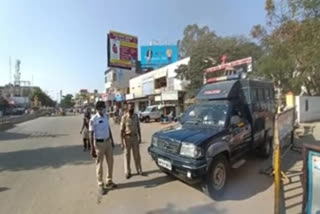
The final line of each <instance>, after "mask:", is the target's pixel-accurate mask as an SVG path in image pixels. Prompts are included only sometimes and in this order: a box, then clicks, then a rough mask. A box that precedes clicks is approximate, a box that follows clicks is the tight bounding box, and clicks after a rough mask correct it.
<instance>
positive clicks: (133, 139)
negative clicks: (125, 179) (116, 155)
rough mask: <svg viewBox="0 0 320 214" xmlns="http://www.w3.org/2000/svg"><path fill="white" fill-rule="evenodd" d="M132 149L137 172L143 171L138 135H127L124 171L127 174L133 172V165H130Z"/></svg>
mask: <svg viewBox="0 0 320 214" xmlns="http://www.w3.org/2000/svg"><path fill="white" fill-rule="evenodd" d="M131 150H132V153H133V158H134V162H135V166H136V170H137V172H142V168H141V157H140V149H139V142H138V137H137V136H125V149H124V170H125V171H124V173H125V174H129V173H131V167H130V159H131Z"/></svg>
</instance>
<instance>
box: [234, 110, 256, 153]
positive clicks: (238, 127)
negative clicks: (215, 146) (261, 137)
mask: <svg viewBox="0 0 320 214" xmlns="http://www.w3.org/2000/svg"><path fill="white" fill-rule="evenodd" d="M229 134H230V142H229V143H230V149H231V154H232V156H233V158H236V157H238V156H242V155H243V154H244V153H246V152H247V151H248V150H249V149H250V143H251V126H250V123H249V122H248V120H247V119H246V118H245V117H244V114H243V113H242V112H241V111H240V110H239V109H237V108H234V109H233V110H232V114H231V116H230V122H229Z"/></svg>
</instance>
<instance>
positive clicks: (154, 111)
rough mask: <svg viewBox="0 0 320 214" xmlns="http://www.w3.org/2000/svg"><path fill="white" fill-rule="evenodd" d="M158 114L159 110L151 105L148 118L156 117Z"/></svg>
mask: <svg viewBox="0 0 320 214" xmlns="http://www.w3.org/2000/svg"><path fill="white" fill-rule="evenodd" d="M158 114H159V110H158V107H153V108H152V110H151V112H150V118H151V119H158V118H159V117H158Z"/></svg>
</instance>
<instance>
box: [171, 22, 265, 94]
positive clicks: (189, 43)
mask: <svg viewBox="0 0 320 214" xmlns="http://www.w3.org/2000/svg"><path fill="white" fill-rule="evenodd" d="M183 35H184V36H183V39H182V40H181V41H179V42H178V45H179V49H180V50H179V51H180V52H181V56H182V57H188V56H190V57H191V58H190V62H189V65H187V66H186V65H182V66H180V67H179V68H178V69H177V70H176V72H177V75H178V77H179V78H181V79H187V80H190V81H191V84H189V86H188V88H187V95H188V97H194V96H195V95H196V93H197V92H198V90H199V89H200V88H201V86H202V85H203V72H204V70H205V69H206V68H209V67H212V66H215V65H218V64H220V62H221V57H222V55H223V54H226V55H227V61H232V60H236V59H240V58H245V57H249V56H252V57H253V58H254V59H258V58H260V56H261V55H262V50H261V48H260V47H259V46H258V45H257V44H255V43H254V42H252V41H250V40H249V39H248V38H245V37H235V36H233V37H222V36H217V35H216V34H215V33H214V32H213V31H211V30H210V29H209V28H208V27H207V26H204V27H199V26H198V25H196V24H194V25H188V26H187V27H186V28H185V30H184V33H183Z"/></svg>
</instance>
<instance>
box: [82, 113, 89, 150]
mask: <svg viewBox="0 0 320 214" xmlns="http://www.w3.org/2000/svg"><path fill="white" fill-rule="evenodd" d="M90 118H91V109H90V108H89V107H88V108H87V109H86V112H85V113H84V117H83V122H82V127H81V130H80V134H82V138H83V151H85V150H86V149H88V150H90V142H89V121H90Z"/></svg>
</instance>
